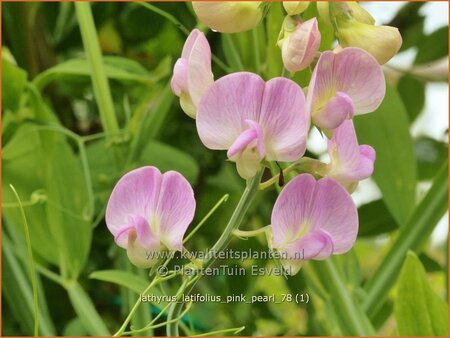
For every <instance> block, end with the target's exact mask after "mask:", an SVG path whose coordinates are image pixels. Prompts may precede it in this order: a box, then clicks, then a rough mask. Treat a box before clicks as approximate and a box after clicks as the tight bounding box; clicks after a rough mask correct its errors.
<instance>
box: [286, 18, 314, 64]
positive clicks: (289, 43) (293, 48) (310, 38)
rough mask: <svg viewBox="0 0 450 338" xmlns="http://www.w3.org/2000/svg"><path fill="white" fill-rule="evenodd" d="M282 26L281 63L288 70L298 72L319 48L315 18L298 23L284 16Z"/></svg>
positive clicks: (308, 62)
mask: <svg viewBox="0 0 450 338" xmlns="http://www.w3.org/2000/svg"><path fill="white" fill-rule="evenodd" d="M284 27H285V28H284V38H283V39H282V40H281V41H280V42H279V45H280V47H281V53H282V58H283V64H284V67H285V68H286V69H287V70H289V71H290V72H298V71H300V70H303V69H305V68H306V67H308V66H309V65H310V64H311V62H312V61H313V60H314V57H315V56H316V53H317V51H318V50H319V47H320V31H319V27H318V24H317V19H316V18H312V19H310V20H308V21H305V22H303V23H300V22H297V21H295V20H293V19H292V18H290V17H286V19H285V24H284ZM292 27H294V29H293V31H292Z"/></svg>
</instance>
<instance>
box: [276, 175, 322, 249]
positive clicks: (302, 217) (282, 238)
mask: <svg viewBox="0 0 450 338" xmlns="http://www.w3.org/2000/svg"><path fill="white" fill-rule="evenodd" d="M315 186H316V180H315V179H314V177H313V176H311V175H309V174H302V175H299V176H297V177H296V178H294V179H293V180H291V181H290V182H289V183H288V184H287V185H286V186H285V187H284V188H283V190H282V191H281V194H280V195H279V196H278V198H277V200H276V202H275V205H274V207H273V211H272V218H271V223H272V234H273V247H274V248H280V247H283V246H285V245H286V244H288V243H291V242H293V241H295V240H296V239H298V238H299V237H300V236H299V235H301V234H302V233H307V232H308V230H309V228H310V223H309V213H310V209H311V203H313V198H314V190H315Z"/></svg>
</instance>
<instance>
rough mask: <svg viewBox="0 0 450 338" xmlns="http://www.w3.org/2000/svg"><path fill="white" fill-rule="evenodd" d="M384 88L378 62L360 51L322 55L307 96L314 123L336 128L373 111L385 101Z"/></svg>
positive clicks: (351, 49)
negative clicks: (357, 116)
mask: <svg viewBox="0 0 450 338" xmlns="http://www.w3.org/2000/svg"><path fill="white" fill-rule="evenodd" d="M385 91H386V85H385V82H384V75H383V72H382V70H381V67H380V65H379V64H378V62H377V60H375V58H374V57H373V56H372V55H370V54H369V53H367V52H366V51H364V50H362V49H359V48H353V47H351V48H344V49H343V50H342V51H340V52H338V53H333V52H324V53H322V55H321V56H320V58H319V61H318V62H317V65H316V67H315V69H314V72H313V75H312V78H311V82H310V84H309V88H308V94H307V97H306V106H307V109H308V111H309V113H310V114H311V118H312V121H313V123H314V124H315V125H316V126H318V127H319V128H322V129H324V130H330V129H334V128H337V127H338V126H339V125H340V124H341V123H342V122H344V121H345V120H346V119H351V118H352V117H353V115H361V114H366V113H370V112H373V111H374V110H376V109H377V108H378V106H379V105H380V103H381V101H382V100H383V98H384V94H385Z"/></svg>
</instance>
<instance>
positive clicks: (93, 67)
mask: <svg viewBox="0 0 450 338" xmlns="http://www.w3.org/2000/svg"><path fill="white" fill-rule="evenodd" d="M90 6H91V4H90V3H89V2H75V9H76V12H77V18H78V24H79V26H80V31H81V37H82V39H83V46H84V49H85V52H86V58H87V61H88V63H89V67H90V71H91V79H92V86H93V89H94V95H95V99H96V101H97V104H98V108H99V111H100V119H101V122H102V126H103V129H104V130H105V131H106V132H108V133H114V132H116V131H117V130H119V124H118V123H117V119H116V113H115V111H114V104H113V100H112V96H111V90H110V88H109V83H108V78H107V77H106V74H105V71H104V69H103V61H102V53H101V51H100V45H99V43H98V38H97V30H96V29H95V23H94V18H93V16H92V11H91V7H90Z"/></svg>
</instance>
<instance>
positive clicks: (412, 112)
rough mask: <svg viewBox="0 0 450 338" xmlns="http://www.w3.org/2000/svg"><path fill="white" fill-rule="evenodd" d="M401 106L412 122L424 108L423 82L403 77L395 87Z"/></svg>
mask: <svg viewBox="0 0 450 338" xmlns="http://www.w3.org/2000/svg"><path fill="white" fill-rule="evenodd" d="M397 89H398V93H399V94H400V96H401V98H402V101H403V104H404V105H405V108H406V110H407V112H408V115H409V119H410V121H411V122H413V121H414V120H415V119H416V118H417V116H419V114H420V113H421V112H422V111H423V108H424V107H425V82H423V81H421V80H419V79H417V78H416V77H413V76H410V75H405V76H403V77H402V78H401V79H400V81H399V82H398V85H397Z"/></svg>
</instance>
